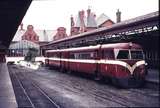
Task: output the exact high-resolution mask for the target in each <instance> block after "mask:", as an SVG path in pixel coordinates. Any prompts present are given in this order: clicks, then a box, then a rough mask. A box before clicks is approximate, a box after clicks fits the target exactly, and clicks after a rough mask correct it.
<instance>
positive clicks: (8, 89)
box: [0, 63, 18, 108]
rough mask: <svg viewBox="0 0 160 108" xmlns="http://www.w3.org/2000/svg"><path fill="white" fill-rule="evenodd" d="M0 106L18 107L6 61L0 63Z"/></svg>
mask: <svg viewBox="0 0 160 108" xmlns="http://www.w3.org/2000/svg"><path fill="white" fill-rule="evenodd" d="M0 108H18V107H17V102H16V98H15V94H14V90H13V87H12V83H11V79H10V76H9V72H8V67H7V65H6V63H0Z"/></svg>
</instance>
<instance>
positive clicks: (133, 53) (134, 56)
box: [131, 51, 144, 59]
mask: <svg viewBox="0 0 160 108" xmlns="http://www.w3.org/2000/svg"><path fill="white" fill-rule="evenodd" d="M131 59H144V55H143V52H142V51H131Z"/></svg>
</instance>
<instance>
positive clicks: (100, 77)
mask: <svg viewBox="0 0 160 108" xmlns="http://www.w3.org/2000/svg"><path fill="white" fill-rule="evenodd" d="M102 79H103V76H102V74H101V73H100V72H95V74H94V80H95V81H101V80H102Z"/></svg>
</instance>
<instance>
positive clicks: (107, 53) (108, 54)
mask: <svg viewBox="0 0 160 108" xmlns="http://www.w3.org/2000/svg"><path fill="white" fill-rule="evenodd" d="M104 59H108V60H112V59H114V52H113V50H106V51H104Z"/></svg>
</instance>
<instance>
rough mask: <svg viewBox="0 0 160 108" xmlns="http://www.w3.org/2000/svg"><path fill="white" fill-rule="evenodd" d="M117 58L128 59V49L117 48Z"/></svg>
mask: <svg viewBox="0 0 160 108" xmlns="http://www.w3.org/2000/svg"><path fill="white" fill-rule="evenodd" d="M117 59H129V51H128V50H119V52H118V55H117Z"/></svg>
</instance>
